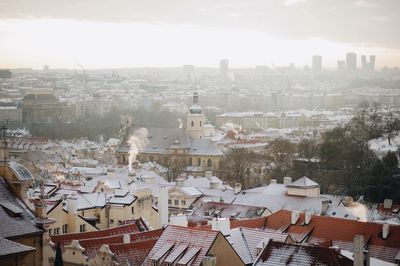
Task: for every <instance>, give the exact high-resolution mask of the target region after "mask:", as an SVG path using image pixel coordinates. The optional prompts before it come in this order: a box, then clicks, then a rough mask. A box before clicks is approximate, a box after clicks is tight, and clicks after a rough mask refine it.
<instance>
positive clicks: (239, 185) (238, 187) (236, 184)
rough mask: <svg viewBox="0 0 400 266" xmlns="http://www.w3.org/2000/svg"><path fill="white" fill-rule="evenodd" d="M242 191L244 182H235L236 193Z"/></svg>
mask: <svg viewBox="0 0 400 266" xmlns="http://www.w3.org/2000/svg"><path fill="white" fill-rule="evenodd" d="M240 191H242V184H240V183H235V195H237V194H239V193H240Z"/></svg>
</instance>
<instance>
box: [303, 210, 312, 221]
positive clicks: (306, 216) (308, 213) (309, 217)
mask: <svg viewBox="0 0 400 266" xmlns="http://www.w3.org/2000/svg"><path fill="white" fill-rule="evenodd" d="M311 217H312V214H311V212H309V211H306V212H305V213H304V224H309V223H310V221H311Z"/></svg>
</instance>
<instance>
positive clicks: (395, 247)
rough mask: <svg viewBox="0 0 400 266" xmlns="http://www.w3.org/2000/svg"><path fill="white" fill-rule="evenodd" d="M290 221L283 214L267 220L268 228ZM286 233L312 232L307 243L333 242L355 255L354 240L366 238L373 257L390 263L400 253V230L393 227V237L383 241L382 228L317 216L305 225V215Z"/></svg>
mask: <svg viewBox="0 0 400 266" xmlns="http://www.w3.org/2000/svg"><path fill="white" fill-rule="evenodd" d="M290 221H291V212H290V211H286V210H281V211H278V212H276V213H274V214H272V215H270V216H269V217H268V218H267V222H266V227H267V228H271V229H279V228H280V227H282V226H283V225H285V224H287V223H290ZM312 228H313V229H312ZM311 229H312V230H311ZM286 232H287V233H289V234H297V235H303V234H304V233H306V232H309V233H308V235H307V236H308V239H306V241H307V242H310V243H311V242H316V243H318V242H325V243H326V241H332V244H333V245H338V246H339V247H340V248H344V249H350V250H349V251H352V243H353V239H354V236H355V235H364V239H365V242H366V244H367V245H368V250H369V251H370V255H371V257H375V258H378V259H381V260H385V261H389V262H394V258H395V256H396V254H397V253H398V252H399V251H400V226H390V229H389V236H388V237H387V239H383V238H382V225H381V224H376V223H369V222H359V221H353V220H346V219H340V218H334V217H327V216H316V215H314V216H312V218H311V221H310V223H309V224H308V225H304V214H301V215H300V218H299V219H298V221H297V223H296V224H295V225H290V226H289V227H288V229H287V231H286ZM303 236H304V235H303ZM367 242H368V243H367ZM382 249H384V250H385V252H384V253H382V252H381V250H382Z"/></svg>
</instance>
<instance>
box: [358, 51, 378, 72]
mask: <svg viewBox="0 0 400 266" xmlns="http://www.w3.org/2000/svg"><path fill="white" fill-rule="evenodd" d="M361 68H362V69H363V70H370V71H374V70H375V55H370V56H369V62H368V61H367V56H366V55H362V56H361Z"/></svg>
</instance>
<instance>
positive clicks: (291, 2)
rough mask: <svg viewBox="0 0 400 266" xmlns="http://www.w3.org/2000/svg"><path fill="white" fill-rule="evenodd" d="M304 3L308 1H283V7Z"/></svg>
mask: <svg viewBox="0 0 400 266" xmlns="http://www.w3.org/2000/svg"><path fill="white" fill-rule="evenodd" d="M306 1H308V0H285V2H284V5H285V6H290V5H295V4H298V3H302V2H306Z"/></svg>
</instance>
